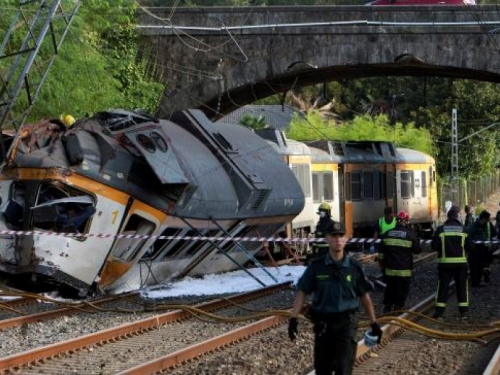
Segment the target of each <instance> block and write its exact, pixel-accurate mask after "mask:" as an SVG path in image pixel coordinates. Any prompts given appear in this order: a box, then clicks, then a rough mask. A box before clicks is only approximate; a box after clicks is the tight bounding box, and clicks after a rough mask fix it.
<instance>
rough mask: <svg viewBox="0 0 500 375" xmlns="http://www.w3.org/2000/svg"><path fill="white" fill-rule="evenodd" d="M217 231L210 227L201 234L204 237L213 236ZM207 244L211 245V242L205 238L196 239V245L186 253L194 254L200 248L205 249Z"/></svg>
mask: <svg viewBox="0 0 500 375" xmlns="http://www.w3.org/2000/svg"><path fill="white" fill-rule="evenodd" d="M217 233H219V230H218V229H211V230H209V231H203V236H205V237H214V236H216V235H217ZM208 246H212V244H211V243H210V242H209V241H207V240H204V241H196V245H195V246H193V247H191V248H190V249H189V250H188V251H187V253H186V255H189V256H192V255H193V254H195V253H196V252H198V251H199V250H201V249H202V248H203V249H206V248H207V247H208Z"/></svg>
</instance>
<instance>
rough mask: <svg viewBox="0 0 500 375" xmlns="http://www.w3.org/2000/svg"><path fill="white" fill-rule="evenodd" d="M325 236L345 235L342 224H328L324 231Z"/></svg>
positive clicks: (336, 222)
mask: <svg viewBox="0 0 500 375" xmlns="http://www.w3.org/2000/svg"><path fill="white" fill-rule="evenodd" d="M325 233H326V234H345V227H344V224H342V223H339V222H338V221H334V222H330V223H328V225H327V227H326V229H325Z"/></svg>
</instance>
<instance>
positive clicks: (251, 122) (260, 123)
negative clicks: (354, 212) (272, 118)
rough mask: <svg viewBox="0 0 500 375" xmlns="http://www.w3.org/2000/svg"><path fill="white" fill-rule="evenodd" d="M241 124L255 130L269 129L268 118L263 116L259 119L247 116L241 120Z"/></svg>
mask: <svg viewBox="0 0 500 375" xmlns="http://www.w3.org/2000/svg"><path fill="white" fill-rule="evenodd" d="M240 124H241V125H243V126H246V127H248V128H250V129H253V130H260V129H267V128H268V124H267V122H266V118H265V117H264V116H262V115H260V116H259V117H257V116H253V115H249V114H245V115H243V116H242V117H241V119H240Z"/></svg>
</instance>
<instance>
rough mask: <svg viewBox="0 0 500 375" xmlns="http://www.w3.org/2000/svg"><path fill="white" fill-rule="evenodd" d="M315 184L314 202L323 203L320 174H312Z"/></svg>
mask: <svg viewBox="0 0 500 375" xmlns="http://www.w3.org/2000/svg"><path fill="white" fill-rule="evenodd" d="M312 183H313V202H314V203H319V202H320V201H321V196H320V195H319V173H313V174H312Z"/></svg>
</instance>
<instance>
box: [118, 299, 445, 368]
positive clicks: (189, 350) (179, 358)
mask: <svg viewBox="0 0 500 375" xmlns="http://www.w3.org/2000/svg"><path fill="white" fill-rule="evenodd" d="M434 298H435V294H433V295H431V296H429V297H427V298H426V299H425V300H423V301H422V302H420V303H419V304H417V305H415V306H414V307H412V308H411V309H410V311H416V312H421V313H425V312H427V311H428V310H430V309H431V308H432V307H433V306H434ZM400 317H401V318H404V319H407V320H417V319H418V317H415V316H414V315H413V314H409V313H403V314H401V315H400ZM287 320H288V317H286V316H272V317H269V318H265V319H262V320H259V321H258V322H255V323H252V324H249V325H246V326H244V327H241V328H238V329H235V330H233V331H230V332H227V333H225V334H223V335H220V336H217V337H215V338H212V339H209V340H206V341H203V342H201V343H197V344H195V345H192V346H189V347H186V348H183V349H181V350H178V351H176V352H174V353H170V354H168V355H165V356H163V357H161V358H157V359H154V360H152V361H149V362H146V363H143V364H141V365H138V366H135V367H133V368H130V369H128V370H125V371H122V372H120V373H119V374H120V375H142V374H151V373H156V372H159V371H164V370H168V369H170V368H172V367H175V366H178V365H180V364H182V363H184V362H187V361H189V360H191V359H194V358H197V357H199V356H201V355H204V354H206V353H208V352H211V351H214V350H217V349H219V348H222V347H224V346H227V345H231V344H233V343H235V342H237V341H240V340H244V339H246V338H248V337H250V336H252V335H254V334H257V333H261V332H262V331H265V330H268V329H270V328H272V327H275V326H277V325H280V324H282V323H284V322H285V321H287ZM382 331H383V332H384V335H385V336H386V337H388V338H385V339H384V342H383V344H385V342H388V341H389V340H391V339H392V338H393V337H395V336H397V335H399V333H400V332H402V331H403V328H402V327H399V326H395V325H392V324H386V325H384V326H383V327H382ZM370 350H371V348H369V347H367V346H366V345H365V344H364V342H363V340H361V341H360V342H359V343H358V349H357V352H356V358H357V359H360V358H363V357H364V356H365V355H366V354H367V353H368V352H369V351H370ZM311 374H314V372H313V373H311Z"/></svg>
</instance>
